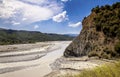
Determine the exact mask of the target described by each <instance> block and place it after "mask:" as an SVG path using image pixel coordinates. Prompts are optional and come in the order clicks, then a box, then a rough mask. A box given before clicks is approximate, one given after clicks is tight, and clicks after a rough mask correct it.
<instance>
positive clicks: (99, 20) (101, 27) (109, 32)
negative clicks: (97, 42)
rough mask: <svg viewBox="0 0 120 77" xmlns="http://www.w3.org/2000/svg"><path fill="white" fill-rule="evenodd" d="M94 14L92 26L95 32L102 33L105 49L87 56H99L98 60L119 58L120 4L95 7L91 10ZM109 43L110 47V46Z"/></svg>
mask: <svg viewBox="0 0 120 77" xmlns="http://www.w3.org/2000/svg"><path fill="white" fill-rule="evenodd" d="M92 13H94V15H95V16H94V20H93V22H94V25H95V28H96V31H97V32H100V33H103V34H104V37H105V40H104V46H105V45H109V46H108V47H107V48H103V49H101V50H102V51H103V52H102V53H98V52H95V51H93V52H90V53H89V56H90V57H91V56H99V57H100V58H101V57H102V58H107V59H110V58H112V57H119V56H120V2H117V3H115V4H113V5H112V6H110V5H105V6H101V7H99V6H97V7H96V8H93V9H92ZM110 43H111V45H110ZM112 47H113V48H112Z"/></svg>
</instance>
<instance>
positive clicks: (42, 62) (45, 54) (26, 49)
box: [0, 41, 70, 77]
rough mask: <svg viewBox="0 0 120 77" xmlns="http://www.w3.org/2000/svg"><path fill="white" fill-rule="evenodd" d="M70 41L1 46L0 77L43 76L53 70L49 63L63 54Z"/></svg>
mask: <svg viewBox="0 0 120 77" xmlns="http://www.w3.org/2000/svg"><path fill="white" fill-rule="evenodd" d="M69 43H70V41H54V42H40V43H36V44H30V45H29V44H20V45H6V46H1V48H3V49H1V52H0V53H1V54H0V77H21V76H22V77H43V76H44V75H47V74H48V73H50V72H51V71H52V69H51V67H50V66H49V65H50V64H52V63H53V62H54V61H55V60H56V59H57V58H60V57H61V56H62V55H63V52H64V50H65V48H66V47H67V46H68V45H69ZM5 47H6V48H5ZM14 47H18V48H15V49H14ZM4 48H5V50H4ZM6 50H7V51H6Z"/></svg>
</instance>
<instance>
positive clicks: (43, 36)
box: [0, 29, 73, 45]
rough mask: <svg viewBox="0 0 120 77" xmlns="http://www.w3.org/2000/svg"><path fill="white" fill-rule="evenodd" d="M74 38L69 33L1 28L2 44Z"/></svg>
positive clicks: (0, 40) (0, 41)
mask: <svg viewBox="0 0 120 77" xmlns="http://www.w3.org/2000/svg"><path fill="white" fill-rule="evenodd" d="M72 39H73V37H70V36H67V35H58V34H47V33H41V32H37V31H17V30H6V29H0V45H6V44H19V43H35V42H41V41H63V40H72Z"/></svg>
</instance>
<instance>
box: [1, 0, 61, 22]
mask: <svg viewBox="0 0 120 77" xmlns="http://www.w3.org/2000/svg"><path fill="white" fill-rule="evenodd" d="M62 11H63V4H61V3H58V2H57V0H2V2H0V19H4V20H9V22H10V23H11V22H12V21H15V22H20V23H21V24H25V23H27V24H30V23H34V22H37V21H44V20H49V19H51V18H52V17H53V16H55V15H56V14H58V13H60V12H62Z"/></svg>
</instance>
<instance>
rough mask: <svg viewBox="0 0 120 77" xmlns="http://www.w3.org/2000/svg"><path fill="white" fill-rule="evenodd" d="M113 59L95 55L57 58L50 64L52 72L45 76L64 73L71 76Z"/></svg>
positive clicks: (53, 76)
mask: <svg viewBox="0 0 120 77" xmlns="http://www.w3.org/2000/svg"><path fill="white" fill-rule="evenodd" d="M112 62H114V60H107V59H98V58H97V57H91V58H89V57H87V56H83V57H78V58H65V57H61V58H58V59H57V60H56V61H55V62H54V63H52V64H50V66H51V68H52V70H53V71H52V72H51V73H49V74H48V75H46V76H45V77H61V76H65V75H70V76H73V75H75V74H79V73H80V72H81V71H83V70H85V69H92V68H94V67H98V66H101V65H103V64H106V63H112Z"/></svg>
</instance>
